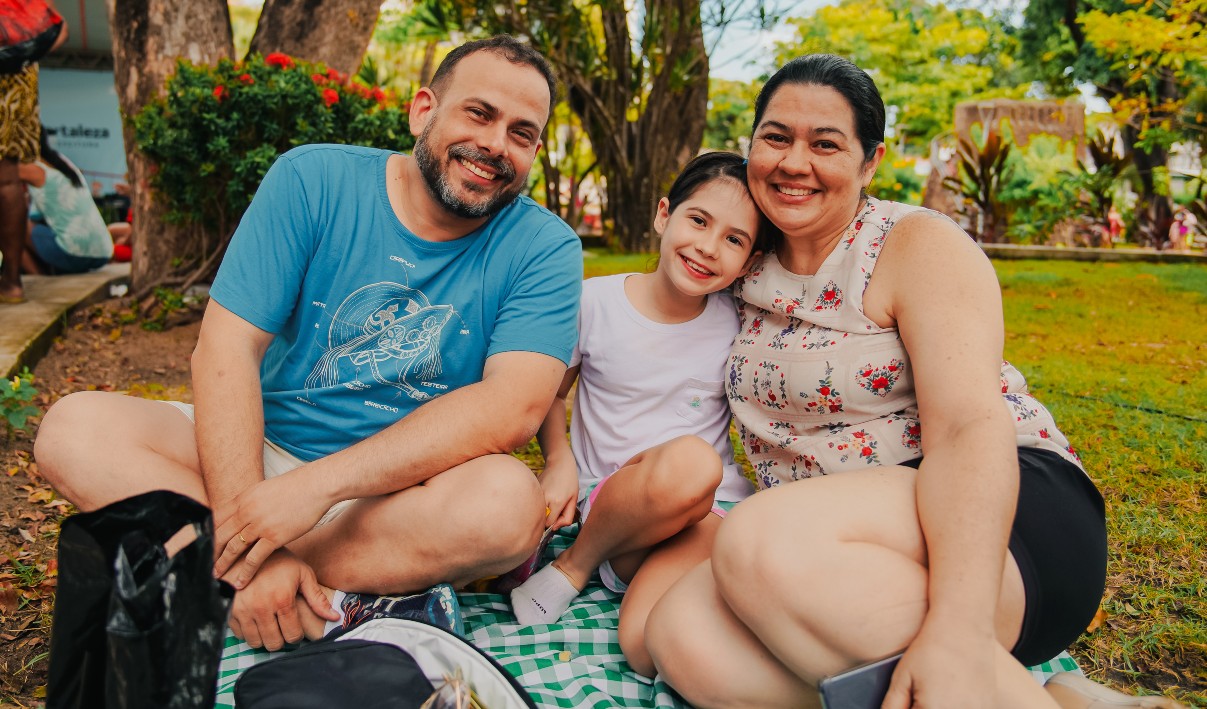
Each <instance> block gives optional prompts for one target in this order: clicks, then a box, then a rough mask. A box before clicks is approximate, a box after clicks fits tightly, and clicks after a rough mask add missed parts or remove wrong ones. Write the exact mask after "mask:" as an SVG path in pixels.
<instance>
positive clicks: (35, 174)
mask: <svg viewBox="0 0 1207 709" xmlns="http://www.w3.org/2000/svg"><path fill="white" fill-rule="evenodd" d="M17 177H19V178H20V179H21V181H22V182H24V183H25V184H27V185H30V186H31V187H41V186H42V185H45V184H46V171H45V170H43V169H42V166H41V165H38V164H37V163H32V162H23V163H21V164H20V165H18V166H17Z"/></svg>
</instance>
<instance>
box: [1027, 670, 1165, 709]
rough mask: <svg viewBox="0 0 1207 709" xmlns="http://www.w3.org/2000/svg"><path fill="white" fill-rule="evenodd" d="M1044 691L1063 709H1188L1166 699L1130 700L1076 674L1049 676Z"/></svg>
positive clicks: (1132, 698)
mask: <svg viewBox="0 0 1207 709" xmlns="http://www.w3.org/2000/svg"><path fill="white" fill-rule="evenodd" d="M1044 689H1046V690H1048V694H1050V695H1052V698H1053V699H1055V700H1056V703H1057V704H1059V705H1060V706H1061V708H1062V709H1187V707H1186V705H1184V704H1180V703H1178V702H1175V701H1174V700H1172V699H1170V698H1169V697H1161V696H1153V697H1133V696H1132V695H1130V694H1124V693H1123V692H1117V691H1115V690H1113V689H1111V688H1110V687H1107V686H1106V685H1103V684H1098V683H1097V682H1095V681H1093V680H1091V679H1087V678H1085V677H1083V676H1081V675H1079V674H1077V673H1076V672H1061V673H1059V674H1055V675H1052V676H1051V677H1049V678H1048V681H1047V683H1045V684H1044Z"/></svg>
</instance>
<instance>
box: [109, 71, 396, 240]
mask: <svg viewBox="0 0 1207 709" xmlns="http://www.w3.org/2000/svg"><path fill="white" fill-rule="evenodd" d="M133 125H134V130H135V140H136V141H137V144H138V147H139V148H140V149H141V150H142V151H143V152H144V153H146V155H147V156H148V157H149V158H151V160H153V161H154V162H155V163H156V165H157V169H156V171H155V173H154V175H153V177H152V178H151V186H152V187H154V188H155V190H156V193H157V196H158V197H159V198H161V199H163V200H164V201H165V202H166V203H167V205H168V207H169V212H168V218H169V219H170V220H172V221H174V222H177V223H182V224H197V225H200V226H202V227H203V228H204V229H206V230H207V231H211V232H217V233H218V234H220V235H225V234H227V233H228V232H229V231H230V229H231V228H232V227H233V225H234V224H236V223H238V220H239V217H240V216H242V214H243V212H244V210H245V209H246V208H247V205H248V204H249V203H250V202H251V197H252V195H253V194H254V193H255V190H256V188H257V187H258V186H259V184H260V180H261V179H263V177H264V173H265V172H267V171H268V168H269V167H270V166H271V165H272V162H273V161H274V160H275V159H276V157H277V156H278V155H280V154H281V153H283V152H285V151H286V150H289V149H290V148H292V147H295V146H298V145H304V144H308V143H345V144H354V145H373V146H376V147H381V148H390V149H394V150H405V149H407V148H409V147H410V146H411V145H412V144H413V142H414V140H413V138H412V136H411V134H410V130H409V124H408V120H407V113H406V106H405V105H404V104H400V103H399V102H398V101H397V99H396V98H395V97H393V96H391V95H389V94H387V93H386V92H384V91H382V90H381V89H379V88H374V87H368V86H366V85H364V84H361V83H359V82H357V81H355V80H351V81H350V80H348V78H347V77H345V76H343V75H340V74H338V73H337V72H334V71H328V70H327V69H326V68H325V67H324V66H322V65H321V64H318V65H316V64H311V63H309V62H304V61H298V60H294V59H292V58H290V57H288V56H286V55H283V54H269V55H268V56H267V57H260V56H258V55H254V56H251V57H249V58H248V60H247V61H246V62H232V61H230V60H226V59H224V60H221V61H220V62H218V64H217V65H216V66H204V65H197V64H192V63H190V62H188V61H187V60H183V59H182V60H180V62H179V64H178V65H177V70H176V73H175V74H174V75H172V76H171V77H170V78H169V79H168V82H167V86H166V88H165V91H164V95H163V96H161V97H160V98H158V99H156V100H155V101H153V102H151V103H150V104H148V105H147V106H146V107H145V108H144V109H143V110H142V112H140V113H139V114H138V115H137V116H136V117H135V118H134V121H133Z"/></svg>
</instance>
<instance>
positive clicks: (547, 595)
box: [511, 564, 578, 625]
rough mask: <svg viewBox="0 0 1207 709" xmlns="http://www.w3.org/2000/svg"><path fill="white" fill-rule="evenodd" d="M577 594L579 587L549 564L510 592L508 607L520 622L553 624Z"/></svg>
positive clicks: (522, 623) (524, 623)
mask: <svg viewBox="0 0 1207 709" xmlns="http://www.w3.org/2000/svg"><path fill="white" fill-rule="evenodd" d="M577 597H578V589H577V588H575V587H574V586H573V585H572V584H571V583H570V579H568V578H566V575H565V574H563V573H562V572H561V571H558V570H557V567H555V566H554V565H553V564H549V565H548V566H546V567H545V568H543V569H541V570H540V571H538V572H536V573H535V574H533V575H532V576H531V577H529V579H528V580H527V581H525V582H524V583H522V584H520V585H519V586H517V587H516V588H515V590H513V591H512V592H511V608H512V610H514V611H515V617H516V620H518V621H519V622H520V624H521V625H548V624H550V623H556V622H557V620H558V618H561V617H562V613H565V612H566V609H567V608H569V607H570V603H571V602H573V601H574V599H575V598H577Z"/></svg>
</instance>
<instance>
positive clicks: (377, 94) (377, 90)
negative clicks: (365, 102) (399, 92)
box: [370, 86, 386, 103]
mask: <svg viewBox="0 0 1207 709" xmlns="http://www.w3.org/2000/svg"><path fill="white" fill-rule="evenodd" d="M370 95H371V96H372V97H373V100H374V101H376V102H378V103H385V100H386V92H385V91H382V90H381V87H378V86H374V87H373V91H372V93H371V94H370Z"/></svg>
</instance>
